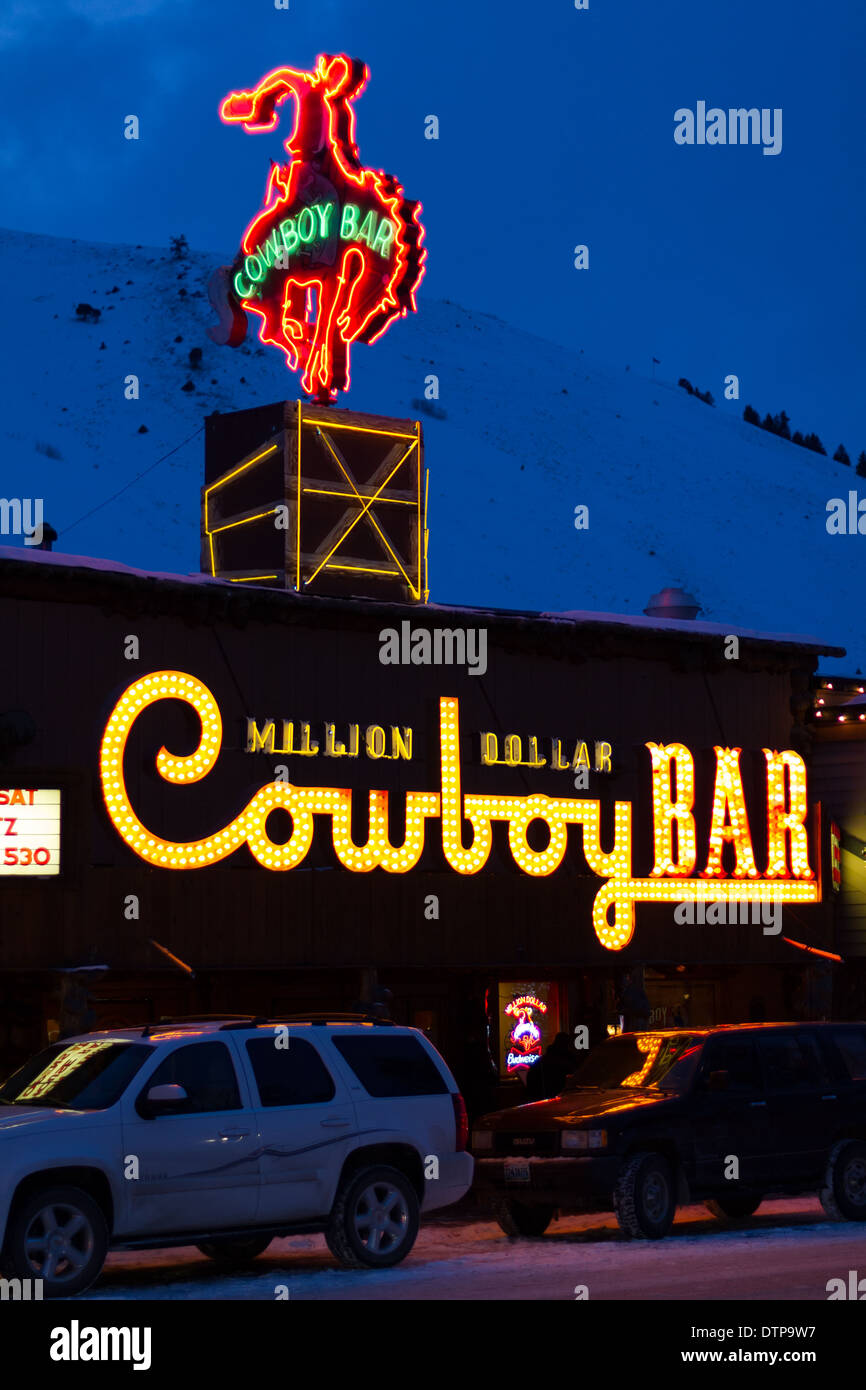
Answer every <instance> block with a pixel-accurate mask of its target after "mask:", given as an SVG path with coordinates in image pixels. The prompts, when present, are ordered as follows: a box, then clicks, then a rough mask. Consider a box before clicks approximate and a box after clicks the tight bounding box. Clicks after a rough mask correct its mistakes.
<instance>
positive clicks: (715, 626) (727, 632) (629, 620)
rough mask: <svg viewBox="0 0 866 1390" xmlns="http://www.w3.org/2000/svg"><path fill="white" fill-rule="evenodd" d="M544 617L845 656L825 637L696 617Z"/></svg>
mask: <svg viewBox="0 0 866 1390" xmlns="http://www.w3.org/2000/svg"><path fill="white" fill-rule="evenodd" d="M541 617H543V618H562V619H565V620H566V621H569V622H574V623H592V622H595V623H605V624H610V625H611V626H614V627H618V626H621V625H622V626H626V627H632V628H646V630H647V631H650V632H683V633H687V634H688V633H690V632H697V633H700V634H701V635H702V636H705V637H743V638H746V639H747V640H751V641H755V642H774V643H777V644H781V645H783V646H786V647H810V648H814V650H815V651H819V652H834V653H838V654H839V655H840V656H841V655H843V654H844V650H845V649H844V647H841V646H838V645H836V644H834V643H830V642H828V641H827V640H826V638H822V637H813V636H804V635H803V634H802V633H795V632H759V631H756V630H755V629H753V628H747V627H737V625H736V624H735V623H734V624H731V623H727V624H726V623H701V622H698V621H697V620H696V619H694V618H647V617H638V616H637V615H633V614H630V613H588V612H585V611H582V610H580V609H573V610H571V611H568V612H565V613H542V614H541Z"/></svg>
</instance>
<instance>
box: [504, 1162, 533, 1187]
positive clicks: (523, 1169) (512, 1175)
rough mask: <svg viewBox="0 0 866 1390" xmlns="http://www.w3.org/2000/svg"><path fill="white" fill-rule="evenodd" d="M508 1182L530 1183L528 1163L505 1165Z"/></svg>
mask: <svg viewBox="0 0 866 1390" xmlns="http://www.w3.org/2000/svg"><path fill="white" fill-rule="evenodd" d="M505 1181H506V1182H529V1164H528V1163H506V1165H505Z"/></svg>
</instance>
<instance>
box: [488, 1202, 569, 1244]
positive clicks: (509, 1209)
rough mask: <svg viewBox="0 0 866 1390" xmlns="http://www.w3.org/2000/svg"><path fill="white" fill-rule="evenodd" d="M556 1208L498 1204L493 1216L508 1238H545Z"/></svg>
mask: <svg viewBox="0 0 866 1390" xmlns="http://www.w3.org/2000/svg"><path fill="white" fill-rule="evenodd" d="M555 1212H556V1207H527V1206H524V1204H523V1202H511V1201H504V1202H497V1203H496V1205H495V1207H494V1209H493V1214H494V1216H495V1217H496V1220H497V1221H498V1222H499V1225H500V1226H501V1227H502V1229H503V1231H504V1232H505V1234H506V1235H507V1236H543V1235H544V1232H545V1231H546V1230H547V1228H548V1226H549V1225H550V1223H551V1221H552V1220H553V1217H554V1214H555Z"/></svg>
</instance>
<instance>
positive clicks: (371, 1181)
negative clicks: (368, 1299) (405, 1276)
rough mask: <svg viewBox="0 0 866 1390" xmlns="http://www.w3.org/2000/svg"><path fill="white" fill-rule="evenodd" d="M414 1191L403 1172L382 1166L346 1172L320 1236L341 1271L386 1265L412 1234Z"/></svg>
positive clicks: (403, 1252)
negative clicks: (326, 1226)
mask: <svg viewBox="0 0 866 1390" xmlns="http://www.w3.org/2000/svg"><path fill="white" fill-rule="evenodd" d="M418 1215H419V1202H418V1194H417V1192H416V1191H415V1188H414V1186H413V1185H412V1182H411V1180H410V1179H409V1178H407V1176H406V1174H405V1173H401V1172H400V1170H399V1169H398V1168H389V1167H387V1166H386V1165H384V1164H377V1165H376V1166H375V1167H370V1168H362V1169H360V1171H358V1172H355V1173H350V1174H349V1176H348V1177H347V1178H346V1179H345V1181H344V1182H343V1183H342V1185H341V1187H340V1190H339V1191H338V1193H337V1196H336V1199H335V1201H334V1206H333V1209H332V1211H331V1217H330V1221H329V1222H328V1228H327V1230H326V1231H325V1240H326V1241H327V1242H328V1249H329V1250H330V1252H331V1254H332V1255H334V1256H335V1258H336V1259H338V1260H339V1261H340V1264H341V1265H345V1266H346V1268H347V1269H365V1268H366V1269H387V1268H388V1267H389V1266H390V1265H396V1264H399V1263H400V1261H401V1260H403V1259H405V1257H406V1256H407V1255H408V1254H409V1251H410V1250H411V1249H412V1246H413V1245H414V1244H415V1238H416V1236H417V1235H418Z"/></svg>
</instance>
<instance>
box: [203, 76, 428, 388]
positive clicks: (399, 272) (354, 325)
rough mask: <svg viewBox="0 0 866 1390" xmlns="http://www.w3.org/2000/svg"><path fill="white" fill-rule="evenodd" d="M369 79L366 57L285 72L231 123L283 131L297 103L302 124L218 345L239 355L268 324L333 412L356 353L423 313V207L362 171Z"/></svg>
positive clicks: (267, 80) (231, 98)
mask: <svg viewBox="0 0 866 1390" xmlns="http://www.w3.org/2000/svg"><path fill="white" fill-rule="evenodd" d="M368 77H369V72H368V70H367V68H366V66H365V65H364V64H363V63H361V62H358V61H357V60H356V59H351V58H347V57H346V55H345V54H340V55H339V56H337V57H330V56H327V55H323V56H322V57H320V58H319V59H318V61H317V64H316V67H315V69H314V70H313V71H312V72H302V71H299V70H297V69H295V68H276V69H275V70H274V71H273V72H270V73H268V74H267V76H265V77H263V78H262V80H261V82H259V84H258V85H257V86H256V87H254V88H253V89H252V90H251V91H238V92H231V93H230V94H229V95H228V96H227V97H226V98H225V100H224V101H223V103H222V106H221V107H220V116H221V118H222V120H223V121H225V122H227V123H228V124H237V125H242V126H243V128H244V130H246V131H248V132H250V133H257V132H262V131H271V130H275V129H276V127H277V124H278V122H279V119H280V113H279V108H280V107H281V106H282V105H283V103H284V102H285V101H286V100H287V99H288V98H290V97H291V98H292V99H293V101H294V107H295V121H294V126H293V128H292V132H291V134H290V135H289V136H288V138H287V140H286V141H285V149H286V152H287V154H288V156H289V162H288V163H287V164H273V165H272V167H271V172H270V175H269V177H268V181H267V186H266V189H265V198H264V206H263V207H262V208H261V209H260V211H259V212H258V213H256V216H255V217H254V218H253V220H252V221H251V222H250V224H249V226H248V227H247V229H246V231H245V232H244V235H243V238H242V240H241V250H240V252H239V254H238V256H237V258H236V260H235V262H234V265H233V266H232V267H231V269H230V271H229V272H228V273H227V274H223V278H222V279H221V278H220V276H221V272H217V276H216V277H215V283H216V288H215V289H214V288H212V298H213V302H214V306H215V307H216V308H217V309H218V310H219V312H220V315H221V318H222V319H223V327H222V328H219V329H213V330H211V336H212V337H214V338H215V339H216V340H217V341H220V342H225V343H228V344H230V345H231V346H233V347H236V346H237V345H238V343H240V342H241V341H242V340H243V338H244V335H245V333H246V315H247V314H254V315H256V316H257V317H258V318H259V319H260V320H261V324H260V327H259V338H260V340H261V342H263V343H272V344H273V345H274V346H275V347H278V348H280V350H281V351H282V352H283V353H284V354H285V358H286V364H287V366H288V367H289V368H290V369H291V370H292V371H296V370H297V371H299V372H301V374H302V376H301V382H302V385H303V388H304V390H305V391H306V392H307V393H308V394H309V395H311V396H315V397H316V399H317V400H319V401H321V402H324V403H328V402H330V401H332V400H333V399H335V397H336V394H337V392H338V391H346V390H348V388H349V357H350V349H351V345H352V344H353V343H356V342H362V343H374V342H376V340H377V339H378V338H380V337H381V336H382V334H383V333H384V332H385V330H386V329H387V328H388V327H389V326H390V324H391V323H392V322H393V321H394V319H395V318H401V317H403V316H404V315H405V314H407V313H408V312H410V310H414V309H415V292H416V290H417V288H418V285H419V283H420V281H421V278H422V276H423V274H424V261H425V259H426V255H427V253H426V251H424V250H422V248H421V242H422V241H423V239H424V229H423V227H422V226H421V222H420V220H419V212H420V209H421V205H420V203H417V202H412V201H410V200H409V199H407V198H406V196H405V193H404V192H403V188H402V187H401V185H400V184H399V183H398V182H397V180H396V179H395V178H393V177H392V176H391V175H390V174H385V173H382V172H381V171H379V170H375V169H365V168H364V167H363V165H362V164H361V160H360V156H359V153H358V147H357V144H356V143H355V112H354V107H353V103H354V101H355V100H356V99H357V98H358V97H359V96H360V95H361V93H362V92H363V90H364V87H365V86H366V83H367V79H368ZM214 295H215V296H216V297H214ZM226 298H227V300H228V304H227V306H226V305H225V304H224V303H223V302H222V301H223V299H226ZM226 308H227V312H224V311H225V310H226Z"/></svg>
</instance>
